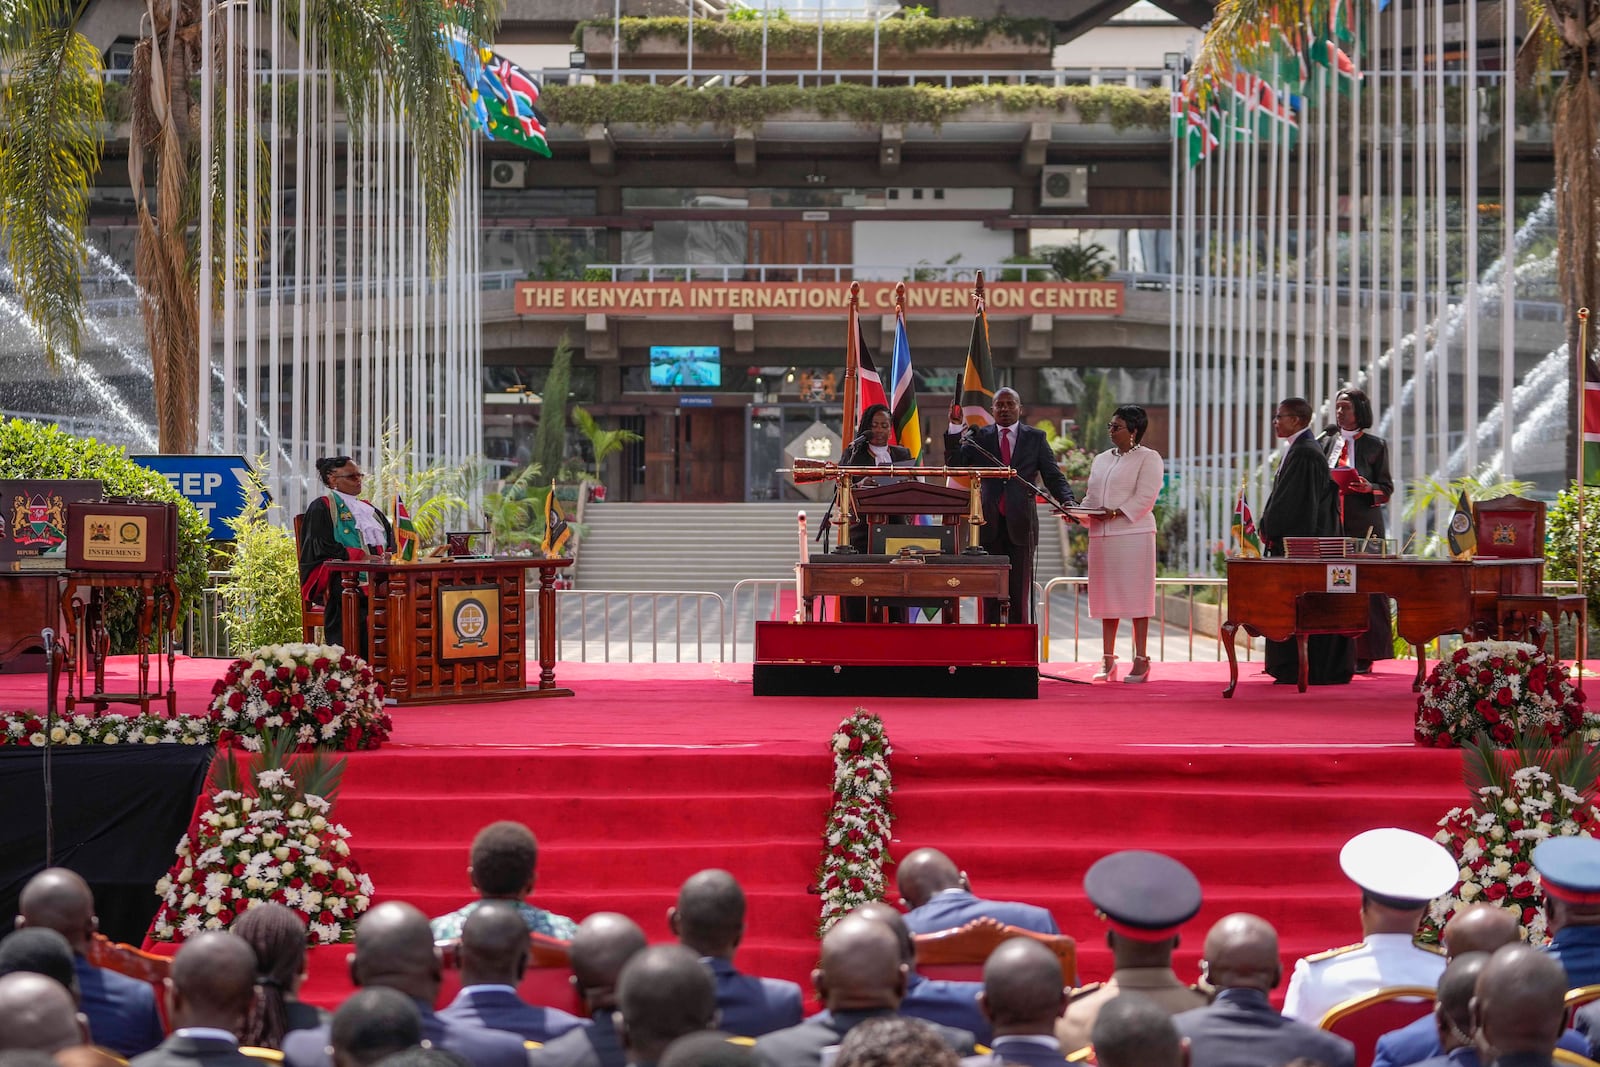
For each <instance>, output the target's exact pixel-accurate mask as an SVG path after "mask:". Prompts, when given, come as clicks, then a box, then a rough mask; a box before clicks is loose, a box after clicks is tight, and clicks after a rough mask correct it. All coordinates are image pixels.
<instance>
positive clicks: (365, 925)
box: [283, 901, 527, 1067]
mask: <svg viewBox="0 0 1600 1067" xmlns="http://www.w3.org/2000/svg"><path fill="white" fill-rule="evenodd" d="M441 969H442V968H441V966H440V963H439V954H438V952H436V951H435V950H434V947H433V934H432V933H430V932H429V930H428V918H427V916H425V915H423V914H422V912H420V911H418V910H417V909H416V908H414V907H412V906H411V905H410V904H402V903H400V902H399V901H389V902H387V903H384V904H379V905H378V906H377V907H375V908H373V909H372V910H371V911H369V912H367V913H366V914H365V915H363V916H362V917H361V921H360V922H359V923H357V924H356V943H355V951H354V952H353V953H351V954H350V978H351V980H352V981H353V982H354V983H355V984H356V985H357V986H360V987H362V988H366V987H367V986H387V987H388V988H390V989H394V990H398V991H399V992H401V993H404V994H405V995H406V996H408V997H410V998H411V1000H412V1003H414V1004H415V1005H416V1006H417V1014H418V1016H420V1017H421V1019H422V1036H423V1037H424V1038H426V1039H427V1040H428V1041H429V1042H431V1043H432V1044H433V1046H434V1047H435V1048H442V1049H444V1050H446V1051H447V1052H454V1053H456V1054H458V1055H460V1056H462V1057H464V1058H465V1059H466V1060H467V1062H469V1063H471V1064H472V1065H473V1067H526V1063H527V1050H526V1049H525V1048H524V1047H523V1044H522V1038H520V1037H518V1036H517V1035H516V1034H509V1033H506V1032H505V1031H503V1030H487V1029H484V1028H483V1027H481V1026H463V1025H461V1024H459V1023H450V1022H446V1021H445V1020H444V1019H441V1018H439V1016H438V1015H436V1014H434V1011H433V1002H434V1001H435V1000H436V999H437V998H438V996H439V977H440V973H441ZM328 1040H329V1032H328V1024H327V1023H324V1024H323V1025H321V1026H319V1027H317V1028H316V1029H315V1030H293V1031H290V1032H289V1033H288V1034H287V1035H285V1036H284V1039H283V1056H284V1061H285V1062H286V1063H288V1064H289V1067H331V1065H330V1061H329V1059H328Z"/></svg>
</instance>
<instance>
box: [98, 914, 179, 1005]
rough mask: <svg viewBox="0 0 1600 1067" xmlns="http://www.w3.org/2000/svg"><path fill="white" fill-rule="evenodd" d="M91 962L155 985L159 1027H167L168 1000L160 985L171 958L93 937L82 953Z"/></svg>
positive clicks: (103, 935)
mask: <svg viewBox="0 0 1600 1067" xmlns="http://www.w3.org/2000/svg"><path fill="white" fill-rule="evenodd" d="M84 958H86V959H87V960H88V961H89V962H90V963H92V964H94V965H95V966H96V967H101V968H104V969H105V970H108V971H116V972H117V973H118V974H125V975H127V976H128V977H129V978H137V979H138V980H139V981H141V982H149V983H150V984H151V985H153V986H155V992H156V1010H157V1011H158V1012H160V1014H161V1025H162V1026H163V1027H165V1026H166V1025H167V997H166V990H165V988H164V986H163V984H162V983H163V982H164V981H165V980H166V977H167V974H168V972H170V971H171V970H172V957H171V956H161V955H158V954H156V953H154V952H146V951H144V950H143V949H140V948H134V947H133V946H132V945H129V944H124V943H123V942H121V941H113V940H111V939H110V938H109V937H107V936H106V935H105V934H98V933H97V934H95V935H94V936H93V937H91V938H90V939H89V947H88V951H87V952H85V953H84Z"/></svg>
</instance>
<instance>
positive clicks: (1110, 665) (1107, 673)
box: [1089, 656, 1117, 682]
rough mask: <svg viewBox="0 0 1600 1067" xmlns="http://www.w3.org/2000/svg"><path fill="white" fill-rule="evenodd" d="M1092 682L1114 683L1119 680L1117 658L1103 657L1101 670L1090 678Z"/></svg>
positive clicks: (1101, 658)
mask: <svg viewBox="0 0 1600 1067" xmlns="http://www.w3.org/2000/svg"><path fill="white" fill-rule="evenodd" d="M1089 680H1090V681H1091V682H1114V681H1116V680H1117V657H1115V656H1101V657H1100V669H1099V670H1097V671H1095V672H1094V674H1093V675H1091V676H1090V678H1089Z"/></svg>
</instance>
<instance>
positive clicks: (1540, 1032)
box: [1472, 944, 1567, 1063]
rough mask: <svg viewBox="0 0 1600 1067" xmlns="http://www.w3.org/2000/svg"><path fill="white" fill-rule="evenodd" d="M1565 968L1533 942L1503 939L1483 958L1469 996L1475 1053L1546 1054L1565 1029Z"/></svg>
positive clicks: (1485, 1057) (1488, 1059) (1487, 1058)
mask: <svg viewBox="0 0 1600 1067" xmlns="http://www.w3.org/2000/svg"><path fill="white" fill-rule="evenodd" d="M1566 994H1567V972H1566V971H1565V970H1564V969H1563V968H1562V966H1561V963H1560V961H1558V960H1557V959H1555V957H1553V956H1551V955H1549V954H1548V953H1545V952H1540V951H1539V950H1538V949H1536V948H1534V947H1533V946H1531V945H1522V944H1517V945H1506V946H1505V947H1504V948H1501V949H1500V950H1498V951H1497V952H1495V954H1494V955H1493V956H1491V957H1489V962H1488V963H1486V964H1484V967H1483V970H1482V971H1480V972H1479V974H1478V981H1477V984H1476V987H1475V992H1474V995H1473V998H1472V1021H1473V1024H1474V1025H1475V1026H1476V1028H1477V1044H1478V1059H1479V1060H1480V1061H1481V1062H1483V1063H1493V1062H1494V1061H1495V1060H1496V1059H1498V1058H1500V1057H1501V1056H1503V1055H1507V1054H1512V1053H1519V1052H1521V1053H1531V1054H1534V1055H1538V1056H1543V1057H1545V1058H1546V1059H1548V1058H1549V1056H1550V1053H1551V1052H1553V1051H1554V1050H1555V1047H1556V1042H1557V1041H1558V1040H1560V1038H1561V1033H1562V1031H1563V1030H1565V1029H1566V1025H1567V1022H1566V1019H1567V1011H1566V1005H1565V1003H1564V998H1565V997H1566Z"/></svg>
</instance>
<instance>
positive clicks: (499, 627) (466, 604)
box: [328, 558, 572, 704]
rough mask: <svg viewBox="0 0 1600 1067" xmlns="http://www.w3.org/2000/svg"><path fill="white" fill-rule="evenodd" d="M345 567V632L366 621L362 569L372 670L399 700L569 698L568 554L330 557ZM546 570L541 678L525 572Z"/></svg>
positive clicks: (542, 576)
mask: <svg viewBox="0 0 1600 1067" xmlns="http://www.w3.org/2000/svg"><path fill="white" fill-rule="evenodd" d="M328 566H329V567H330V568H331V569H332V570H333V571H334V572H335V573H338V574H342V575H343V588H344V593H343V598H342V603H341V605H340V606H341V610H343V612H344V632H345V633H347V634H354V633H357V632H358V630H357V627H360V626H361V625H362V620H361V619H360V617H359V604H360V600H359V597H358V593H359V589H360V581H361V578H360V576H361V575H362V574H366V575H367V576H368V578H369V580H370V583H371V587H370V589H369V591H368V618H367V620H366V628H367V649H368V652H369V657H368V658H369V660H370V662H371V664H372V669H373V672H374V673H375V674H376V675H377V676H378V680H379V681H381V682H382V683H383V687H384V690H385V692H386V693H387V694H388V695H389V696H391V697H393V698H394V700H395V702H396V703H398V704H450V703H464V702H468V701H473V702H477V701H487V700H514V699H516V698H518V697H535V698H538V697H569V696H571V695H572V690H570V689H562V688H558V687H557V686H556V670H555V662H556V659H555V646H556V595H555V575H556V571H558V570H560V569H561V568H563V567H570V566H572V560H570V559H517V558H508V559H483V560H447V561H440V562H431V561H430V562H424V563H375V562H372V561H370V560H368V561H361V562H332V563H329V564H328ZM530 570H537V571H538V572H539V592H538V610H539V634H538V652H539V684H538V685H537V686H530V685H528V684H527V670H528V663H527V650H526V648H525V643H526V642H525V635H526V632H527V624H528V618H527V607H526V598H525V596H524V593H523V584H524V574H525V573H526V572H527V571H530Z"/></svg>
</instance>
